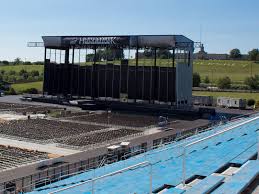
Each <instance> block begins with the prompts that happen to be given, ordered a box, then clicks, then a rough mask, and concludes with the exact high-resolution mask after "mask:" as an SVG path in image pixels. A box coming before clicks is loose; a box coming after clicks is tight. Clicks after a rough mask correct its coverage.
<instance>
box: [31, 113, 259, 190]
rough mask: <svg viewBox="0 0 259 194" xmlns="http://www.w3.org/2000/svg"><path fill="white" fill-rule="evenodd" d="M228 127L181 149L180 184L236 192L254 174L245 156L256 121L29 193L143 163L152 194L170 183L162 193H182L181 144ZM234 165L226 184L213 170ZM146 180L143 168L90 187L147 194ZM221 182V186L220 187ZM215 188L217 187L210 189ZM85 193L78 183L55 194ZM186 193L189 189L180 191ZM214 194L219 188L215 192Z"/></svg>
mask: <svg viewBox="0 0 259 194" xmlns="http://www.w3.org/2000/svg"><path fill="white" fill-rule="evenodd" d="M228 127H233V129H231V130H229V131H227V132H225V133H223V134H221V135H219V136H216V137H214V138H210V139H207V140H206V141H202V142H199V143H198V144H194V146H191V147H189V148H188V149H187V150H186V160H185V166H186V169H185V171H186V172H185V180H190V179H192V178H193V177H195V176H201V177H206V178H205V179H203V180H202V181H201V182H200V183H198V186H193V187H192V188H191V189H193V190H194V191H193V192H192V193H195V188H196V187H197V189H200V190H199V191H198V193H203V192H204V193H208V192H212V191H213V190H214V191H213V192H216V191H217V189H220V188H221V187H223V189H222V190H223V192H224V190H226V191H228V188H229V187H232V188H234V189H235V190H229V191H230V192H226V193H240V192H241V191H242V190H243V189H245V187H246V186H247V185H248V184H249V183H250V182H251V181H252V180H253V179H254V178H255V177H256V176H257V175H258V171H259V170H258V162H257V161H248V160H249V159H251V156H254V155H255V154H256V150H255V147H256V146H258V143H257V136H258V131H259V117H252V118H245V119H240V120H237V121H235V122H231V123H228V124H225V125H222V126H218V127H216V128H214V129H213V130H211V131H207V132H204V133H202V134H199V135H196V136H193V137H190V138H188V139H184V140H182V141H179V142H175V143H172V144H170V145H167V146H163V147H161V148H158V149H155V150H151V151H149V152H147V153H144V154H141V155H138V156H136V157H131V158H129V159H127V160H124V161H119V162H117V163H113V164H110V165H108V166H105V167H101V168H98V169H95V170H94V171H89V172H85V173H82V174H80V175H77V176H74V177H70V178H68V179H65V180H62V181H59V182H56V183H53V184H51V185H47V186H44V187H41V188H40V189H39V190H38V191H37V190H35V192H32V193H38V192H40V193H49V192H52V191H56V190H59V189H64V188H67V187H69V186H71V185H76V184H79V183H83V182H85V181H89V180H91V179H92V178H93V176H94V177H100V176H102V175H104V174H107V173H111V172H115V171H118V170H120V169H123V168H125V167H127V166H132V165H135V164H138V163H141V162H143V161H149V162H150V163H151V164H152V190H153V191H156V190H157V188H161V186H163V185H170V186H171V187H172V188H171V189H168V190H166V192H171V193H177V192H179V193H181V192H185V190H183V189H180V188H179V187H178V186H179V185H180V184H181V182H182V177H183V176H182V175H183V171H182V164H183V158H182V156H183V155H182V148H183V146H185V145H188V144H190V143H191V142H195V141H197V140H201V139H202V138H205V137H208V136H209V135H211V134H213V133H215V132H220V131H222V130H224V129H226V128H228ZM247 153H249V154H247ZM235 161H238V162H239V163H241V164H244V163H246V162H247V161H248V162H247V163H246V164H245V165H243V167H242V168H240V170H239V171H238V173H236V174H235V175H234V176H233V177H232V178H230V179H228V181H227V180H225V179H224V177H222V175H220V173H219V172H218V171H219V170H220V169H221V168H223V167H224V166H227V165H229V164H232V163H234V162H235ZM251 169H253V170H251ZM214 173H216V174H214ZM149 176H150V172H149V167H148V166H147V167H141V168H135V169H132V170H129V171H126V172H123V173H117V174H116V175H113V176H111V177H110V178H106V179H104V180H100V181H99V182H95V185H94V188H95V191H96V192H97V193H116V192H117V191H120V193H122V194H124V193H148V192H149V187H150V185H149V184H150V181H149V180H150V179H149ZM216 176H218V177H216ZM224 181H226V182H225V183H223V182H224ZM222 183H223V184H222ZM199 184H202V185H203V186H199ZM125 185H127V186H125ZM231 185H234V186H231ZM218 186H219V188H216V187H218ZM224 188H225V189H224ZM91 189H92V187H91V184H90V185H89V184H82V185H80V186H77V187H73V188H71V189H67V190H64V191H62V192H61V193H71V194H73V193H80V192H84V193H91ZM215 189H216V190H215ZM201 190H203V191H201ZM191 191H192V190H189V191H186V192H191ZM220 192H221V190H219V192H217V193H220Z"/></svg>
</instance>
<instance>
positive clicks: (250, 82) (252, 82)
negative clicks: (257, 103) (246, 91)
mask: <svg viewBox="0 0 259 194" xmlns="http://www.w3.org/2000/svg"><path fill="white" fill-rule="evenodd" d="M245 84H246V85H247V86H249V88H250V89H253V90H256V89H259V75H254V76H251V77H247V78H246V79H245Z"/></svg>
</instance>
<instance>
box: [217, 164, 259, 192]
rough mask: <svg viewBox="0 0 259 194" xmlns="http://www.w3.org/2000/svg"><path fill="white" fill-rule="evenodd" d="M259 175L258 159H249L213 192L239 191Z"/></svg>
mask: <svg viewBox="0 0 259 194" xmlns="http://www.w3.org/2000/svg"><path fill="white" fill-rule="evenodd" d="M258 175H259V160H250V161H248V162H247V163H246V164H244V165H243V166H242V167H241V168H240V170H239V171H238V172H237V173H236V174H235V175H234V176H233V177H232V178H231V179H230V180H229V181H228V182H226V183H224V184H223V185H222V186H220V187H219V188H218V189H216V190H215V191H214V192H213V194H234V193H241V192H242V191H243V190H244V189H246V187H247V186H248V185H249V184H250V183H251V182H252V181H253V180H254V179H255V178H256V177H257V176H258Z"/></svg>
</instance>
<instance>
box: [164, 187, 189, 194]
mask: <svg viewBox="0 0 259 194" xmlns="http://www.w3.org/2000/svg"><path fill="white" fill-rule="evenodd" d="M184 192H185V191H184V190H182V189H178V188H175V187H173V188H171V189H167V190H165V191H163V194H182V193H184Z"/></svg>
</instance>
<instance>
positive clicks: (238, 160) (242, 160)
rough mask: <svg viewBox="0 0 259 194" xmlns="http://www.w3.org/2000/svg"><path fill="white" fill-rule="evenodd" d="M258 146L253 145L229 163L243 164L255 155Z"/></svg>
mask: <svg viewBox="0 0 259 194" xmlns="http://www.w3.org/2000/svg"><path fill="white" fill-rule="evenodd" d="M257 148H258V144H255V145H253V146H252V147H250V148H249V149H247V150H246V151H245V152H243V153H242V154H240V155H239V156H237V157H236V158H234V159H233V160H232V161H231V163H235V164H244V163H246V162H247V161H248V160H249V159H251V158H252V157H253V156H254V155H255V154H256V153H257Z"/></svg>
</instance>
